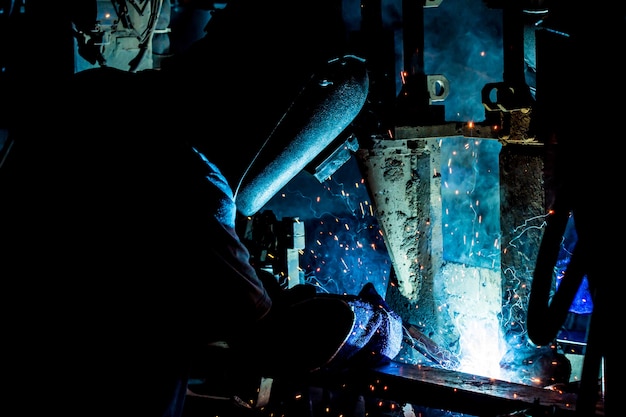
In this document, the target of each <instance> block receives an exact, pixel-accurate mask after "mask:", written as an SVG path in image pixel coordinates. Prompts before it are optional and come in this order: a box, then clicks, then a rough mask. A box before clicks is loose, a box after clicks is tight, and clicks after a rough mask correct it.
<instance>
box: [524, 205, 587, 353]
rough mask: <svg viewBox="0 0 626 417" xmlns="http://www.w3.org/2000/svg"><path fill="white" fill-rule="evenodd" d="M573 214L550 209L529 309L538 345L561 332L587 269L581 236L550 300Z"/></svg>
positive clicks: (532, 333)
mask: <svg viewBox="0 0 626 417" xmlns="http://www.w3.org/2000/svg"><path fill="white" fill-rule="evenodd" d="M569 215H570V210H566V209H561V210H554V212H552V213H550V215H549V216H548V218H547V220H546V222H547V224H546V230H545V232H544V235H543V238H542V240H541V244H540V246H539V253H538V255H537V261H536V266H535V271H534V274H533V281H532V286H531V291H530V297H529V300H528V313H527V320H528V337H529V338H530V340H532V341H533V343H535V344H537V345H548V344H550V343H552V341H553V339H554V338H555V337H556V336H557V333H558V331H559V329H560V328H561V326H562V325H563V323H565V319H566V318H567V314H568V312H569V308H570V306H571V305H572V302H573V301H574V297H575V296H576V293H577V292H578V288H579V287H580V284H581V283H582V280H583V277H584V276H585V274H586V271H587V267H586V263H585V262H584V259H585V258H586V256H585V252H586V251H585V249H584V246H583V244H582V243H581V241H580V240H579V241H578V242H576V246H575V247H574V250H573V252H572V256H571V258H570V262H569V264H568V265H567V268H566V269H565V273H564V275H563V278H562V279H561V283H560V285H559V288H558V289H557V291H556V292H555V293H554V295H553V296H552V300H551V301H550V294H551V292H552V283H553V276H554V267H555V265H556V262H557V259H558V255H559V251H560V247H561V242H562V239H563V234H564V232H565V228H566V226H567V222H568V219H569Z"/></svg>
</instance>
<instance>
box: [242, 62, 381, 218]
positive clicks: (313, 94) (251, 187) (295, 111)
mask: <svg viewBox="0 0 626 417" xmlns="http://www.w3.org/2000/svg"><path fill="white" fill-rule="evenodd" d="M368 85H369V84H368V76H367V71H366V67H365V61H364V60H363V59H361V58H358V57H356V56H353V55H347V56H343V57H341V58H337V59H333V60H330V61H329V62H328V63H327V65H326V66H325V67H323V68H322V69H321V71H319V72H318V73H316V74H314V75H313V76H312V77H311V79H310V80H309V82H308V83H307V84H306V85H305V86H304V88H303V89H302V91H301V92H300V93H299V94H298V96H297V97H296V98H295V99H294V101H293V102H292V103H291V105H290V106H289V108H288V109H287V111H286V112H285V113H284V115H283V117H282V118H281V119H280V121H279V122H278V124H277V125H276V127H275V129H274V130H273V131H272V132H271V134H270V136H269V137H268V138H267V139H266V140H265V141H264V142H263V143H261V145H260V147H258V149H256V154H254V155H253V157H252V158H251V160H250V163H249V165H248V166H247V167H246V168H245V170H244V171H243V172H242V173H241V175H240V176H239V177H238V180H237V183H236V185H235V190H234V194H235V202H236V205H237V209H238V211H239V212H240V213H241V214H243V215H246V216H249V215H253V214H255V213H256V212H257V211H259V210H260V209H261V208H262V207H263V206H264V205H265V204H266V203H267V202H268V201H269V200H270V199H271V198H272V197H273V196H274V195H275V194H276V193H277V192H278V191H280V189H281V188H282V187H283V186H285V185H286V184H287V183H288V182H289V181H290V180H291V179H293V178H294V177H295V176H296V175H297V174H298V173H299V172H300V171H302V170H303V169H304V168H305V167H306V166H307V165H308V164H310V163H311V162H312V161H313V160H314V159H316V158H317V157H319V156H320V155H323V154H329V155H330V154H332V152H329V151H332V150H334V149H336V148H338V147H342V146H343V143H344V141H343V140H341V133H342V132H343V131H344V130H345V129H346V128H347V127H348V126H349V125H350V123H352V121H353V120H354V118H355V117H356V116H357V115H358V113H359V112H360V111H361V108H362V107H363V105H364V103H365V100H366V97H367V94H368Z"/></svg>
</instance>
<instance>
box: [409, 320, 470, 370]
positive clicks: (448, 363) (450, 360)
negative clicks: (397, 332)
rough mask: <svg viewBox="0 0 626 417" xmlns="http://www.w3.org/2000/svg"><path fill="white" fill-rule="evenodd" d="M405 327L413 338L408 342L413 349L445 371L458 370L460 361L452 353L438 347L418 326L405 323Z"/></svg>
mask: <svg viewBox="0 0 626 417" xmlns="http://www.w3.org/2000/svg"><path fill="white" fill-rule="evenodd" d="M403 326H404V328H405V329H406V330H407V332H408V333H409V335H410V336H411V337H410V339H409V340H407V342H408V343H409V345H410V346H411V347H412V348H413V349H415V350H417V351H418V352H419V353H421V354H422V355H424V356H425V357H426V358H428V359H430V360H431V361H433V362H435V363H437V364H439V365H441V366H442V367H443V368H445V369H457V368H458V367H459V366H460V363H459V361H458V359H457V358H456V357H455V356H454V355H452V353H451V352H450V351H448V350H446V349H443V348H441V347H440V346H439V345H437V344H436V343H435V342H434V341H433V340H432V339H431V338H429V337H428V336H426V335H425V334H424V333H422V332H421V331H420V330H419V329H418V328H417V326H416V325H414V324H411V323H408V322H404V324H403Z"/></svg>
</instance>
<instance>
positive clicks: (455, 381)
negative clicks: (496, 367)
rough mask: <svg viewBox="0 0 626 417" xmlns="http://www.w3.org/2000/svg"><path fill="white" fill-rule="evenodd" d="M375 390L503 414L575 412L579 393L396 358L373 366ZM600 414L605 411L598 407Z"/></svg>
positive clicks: (460, 408) (445, 406) (480, 412)
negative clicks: (533, 410) (407, 362)
mask: <svg viewBox="0 0 626 417" xmlns="http://www.w3.org/2000/svg"><path fill="white" fill-rule="evenodd" d="M372 376H373V377H375V378H376V381H377V382H376V384H375V386H372V392H378V393H388V394H387V396H391V397H393V398H394V399H396V400H399V399H404V400H405V401H409V402H412V403H414V404H421V405H424V406H431V407H437V408H442V409H447V410H450V411H457V412H462V413H469V414H472V415H478V416H503V415H509V414H510V413H515V412H520V411H523V410H529V409H535V410H540V409H545V410H549V412H550V413H551V415H554V416H568V415H571V416H574V415H575V411H576V410H575V408H576V394H575V393H571V392H570V393H568V392H560V391H555V390H552V389H544V388H538V387H532V386H528V385H523V384H518V383H511V382H507V381H502V380H497V379H493V378H488V377H482V376H478V375H472V374H467V373H463V372H457V371H453V370H449V369H440V368H432V367H427V366H418V365H410V364H402V363H396V362H392V363H390V364H389V365H385V366H382V367H379V368H376V369H374V370H373V375H372ZM596 415H598V416H601V415H604V413H603V411H602V409H601V408H598V410H597V413H596Z"/></svg>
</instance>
